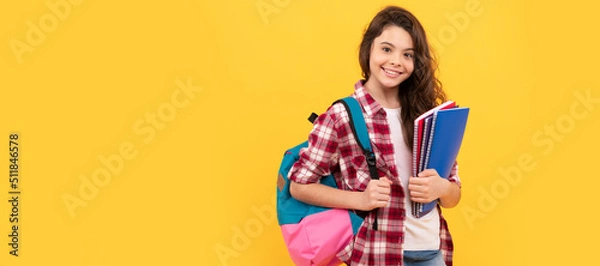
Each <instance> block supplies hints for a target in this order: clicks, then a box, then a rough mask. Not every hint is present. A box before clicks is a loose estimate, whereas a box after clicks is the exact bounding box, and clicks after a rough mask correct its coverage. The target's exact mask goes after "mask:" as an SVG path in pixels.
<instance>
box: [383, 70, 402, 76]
mask: <svg viewBox="0 0 600 266" xmlns="http://www.w3.org/2000/svg"><path fill="white" fill-rule="evenodd" d="M383 71H385V73H388V74H390V75H396V74H400V72H396V71H390V70H387V69H384V70H383Z"/></svg>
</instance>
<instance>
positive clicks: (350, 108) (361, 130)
mask: <svg viewBox="0 0 600 266" xmlns="http://www.w3.org/2000/svg"><path fill="white" fill-rule="evenodd" d="M338 102H339V103H341V104H342V105H344V107H345V108H346V111H347V112H348V116H349V118H350V128H351V129H352V133H353V134H354V137H355V138H356V139H357V140H358V145H359V146H360V148H361V149H362V151H363V154H364V155H365V158H366V160H367V166H368V167H369V174H370V175H371V179H374V180H377V179H379V173H378V172H377V164H376V162H377V160H376V158H375V153H374V152H373V147H372V146H371V138H369V131H368V129H367V123H366V122H365V117H364V116H363V113H362V108H361V107H360V103H359V102H358V101H357V100H356V99H354V97H346V98H342V99H339V100H337V101H335V102H334V104H335V103H338ZM373 211H374V212H375V217H374V219H373V230H377V228H378V225H377V209H375V210H373Z"/></svg>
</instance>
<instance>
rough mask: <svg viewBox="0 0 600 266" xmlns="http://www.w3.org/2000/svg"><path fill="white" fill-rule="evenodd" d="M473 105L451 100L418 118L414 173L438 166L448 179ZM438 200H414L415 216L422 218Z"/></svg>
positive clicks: (415, 135)
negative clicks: (424, 202) (421, 201)
mask: <svg viewBox="0 0 600 266" xmlns="http://www.w3.org/2000/svg"><path fill="white" fill-rule="evenodd" d="M468 116H469V108H465V107H458V105H456V103H455V102H453V101H447V102H445V103H443V104H441V105H439V106H437V107H435V108H433V109H431V110H429V111H427V112H425V113H424V114H422V115H420V116H419V117H417V119H415V128H414V130H415V131H414V141H413V158H412V161H413V176H417V175H418V174H419V173H420V172H422V171H423V170H425V169H435V170H436V171H437V172H438V174H439V175H440V176H441V177H442V178H448V177H449V176H450V173H451V171H452V167H453V166H454V162H455V161H456V157H457V156H458V151H459V149H460V145H461V143H462V139H463V135H464V133H465V128H466V126H467V118H468ZM436 204H437V200H435V201H432V202H429V203H426V204H423V203H418V202H412V214H413V216H414V217H417V218H419V217H422V216H424V215H426V214H427V213H429V212H430V211H431V210H433V208H435V207H436Z"/></svg>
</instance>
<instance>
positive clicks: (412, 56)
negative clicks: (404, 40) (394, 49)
mask: <svg viewBox="0 0 600 266" xmlns="http://www.w3.org/2000/svg"><path fill="white" fill-rule="evenodd" d="M404 56H406V57H408V58H414V57H415V56H414V55H413V54H409V53H406V54H404Z"/></svg>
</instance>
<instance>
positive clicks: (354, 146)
mask: <svg viewBox="0 0 600 266" xmlns="http://www.w3.org/2000/svg"><path fill="white" fill-rule="evenodd" d="M354 87H355V91H354V95H353V97H354V98H356V99H357V100H358V102H359V103H360V104H361V106H362V108H363V114H364V116H365V122H366V124H367V128H368V131H369V137H370V139H371V143H372V146H373V150H374V152H375V156H376V158H377V169H378V171H379V175H380V176H387V177H389V178H390V179H391V180H392V181H393V184H392V189H391V195H392V197H391V198H392V199H391V201H390V204H388V206H386V207H384V208H379V209H378V211H377V219H378V229H379V230H377V231H375V230H373V225H372V224H373V216H374V212H371V213H370V214H369V215H368V216H367V217H366V219H365V221H364V223H363V224H362V225H361V227H360V229H359V231H358V233H357V234H356V236H355V237H354V239H353V240H352V241H350V243H349V244H348V246H346V248H345V249H344V250H342V251H341V252H340V253H338V257H339V258H340V259H341V260H342V261H345V262H346V263H348V264H350V265H402V243H403V242H404V230H403V228H404V220H405V218H406V215H407V211H406V210H405V209H404V200H408V199H406V198H405V195H404V192H403V190H402V187H401V182H400V178H399V176H398V171H397V169H396V163H395V159H394V147H393V144H392V141H391V137H390V129H389V126H388V123H387V120H386V113H385V110H384V109H383V108H382V107H381V105H379V103H377V102H376V101H375V100H374V99H373V98H372V97H371V95H369V94H368V93H367V92H366V90H365V88H364V87H363V81H359V82H357V83H356V85H355V86H354ZM308 143H309V146H308V147H307V148H305V149H303V150H302V151H300V159H299V160H298V161H297V162H296V163H295V164H294V166H293V167H292V169H291V171H290V174H289V178H290V179H291V180H293V181H295V182H298V183H316V182H319V180H320V178H321V177H322V176H326V175H329V174H331V173H333V174H334V176H335V179H336V182H337V184H338V187H339V188H341V189H344V190H351V191H364V190H365V189H366V187H367V184H368V183H369V181H370V180H371V177H370V175H369V170H368V167H367V162H366V159H365V157H364V155H363V153H362V151H361V149H360V147H359V145H358V143H357V142H356V140H355V138H354V135H353V134H352V130H351V128H350V124H349V118H348V114H347V112H346V109H345V108H344V106H343V105H342V104H334V105H333V106H331V107H330V108H329V109H328V110H327V112H326V113H324V114H322V115H321V116H319V118H317V120H316V121H315V124H314V127H313V129H312V131H311V133H310V135H309V138H308ZM457 171H458V167H457V165H456V164H455V167H454V169H453V171H452V174H451V176H450V178H449V180H450V181H452V182H460V181H459V179H458V175H457ZM409 215H410V212H409ZM440 249H441V251H442V253H443V255H444V260H445V261H446V265H448V266H451V265H452V252H453V244H452V238H451V236H450V232H449V231H448V225H447V223H446V220H445V219H444V218H443V217H442V214H441V209H440Z"/></svg>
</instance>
